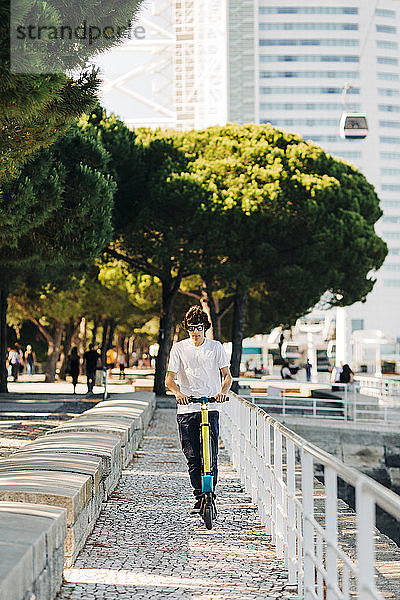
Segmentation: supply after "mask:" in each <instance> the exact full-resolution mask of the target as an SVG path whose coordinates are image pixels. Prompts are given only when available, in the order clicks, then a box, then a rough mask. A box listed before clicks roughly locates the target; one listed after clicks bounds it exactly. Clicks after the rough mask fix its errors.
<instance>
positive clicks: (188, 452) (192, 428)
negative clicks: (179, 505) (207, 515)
mask: <svg viewBox="0 0 400 600" xmlns="http://www.w3.org/2000/svg"><path fill="white" fill-rule="evenodd" d="M176 418H177V421H178V429H179V437H180V440H181V446H182V450H183V453H184V455H185V457H186V460H187V464H188V471H189V477H190V483H191V484H192V487H193V493H194V495H195V496H196V498H198V497H200V496H201V461H202V456H201V446H200V437H201V433H200V422H201V414H200V412H196V413H189V414H187V415H177V417H176ZM208 422H209V424H210V437H211V446H212V464H211V471H212V474H213V480H214V489H215V486H216V485H217V478H218V464H217V458H218V435H219V413H218V412H217V411H210V412H209V413H208Z"/></svg>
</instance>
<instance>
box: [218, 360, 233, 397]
mask: <svg viewBox="0 0 400 600" xmlns="http://www.w3.org/2000/svg"><path fill="white" fill-rule="evenodd" d="M221 373H222V377H223V378H224V379H223V381H222V386H221V391H220V393H219V394H217V395H216V396H215V399H216V401H217V402H225V401H226V396H227V394H228V392H229V390H230V388H231V385H232V375H231V372H230V370H229V367H222V369H221Z"/></svg>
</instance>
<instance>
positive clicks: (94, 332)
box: [92, 317, 99, 345]
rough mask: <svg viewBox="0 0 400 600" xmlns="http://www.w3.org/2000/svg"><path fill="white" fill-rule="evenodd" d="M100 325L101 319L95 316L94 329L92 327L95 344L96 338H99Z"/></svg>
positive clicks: (93, 342)
mask: <svg viewBox="0 0 400 600" xmlns="http://www.w3.org/2000/svg"><path fill="white" fill-rule="evenodd" d="M98 326H99V320H98V318H97V317H95V318H94V319H93V329H92V344H93V345H95V344H96V338H97V328H98Z"/></svg>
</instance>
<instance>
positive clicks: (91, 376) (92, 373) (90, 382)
mask: <svg viewBox="0 0 400 600" xmlns="http://www.w3.org/2000/svg"><path fill="white" fill-rule="evenodd" d="M86 378H87V389H88V392H93V386H94V382H95V381H96V369H86Z"/></svg>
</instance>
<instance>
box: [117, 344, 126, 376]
mask: <svg viewBox="0 0 400 600" xmlns="http://www.w3.org/2000/svg"><path fill="white" fill-rule="evenodd" d="M117 362H118V366H119V378H120V379H125V365H126V354H125V352H124V351H123V350H122V349H120V350H119V352H118V359H117Z"/></svg>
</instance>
